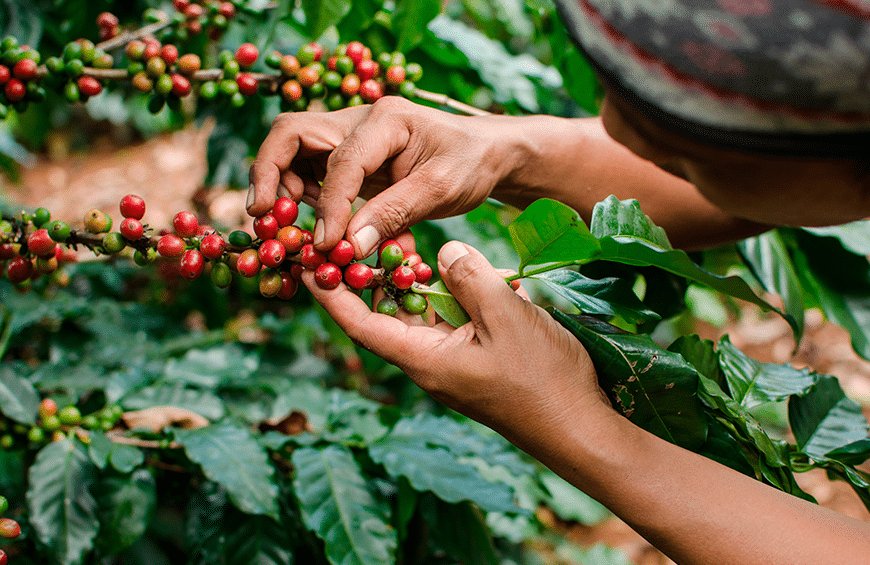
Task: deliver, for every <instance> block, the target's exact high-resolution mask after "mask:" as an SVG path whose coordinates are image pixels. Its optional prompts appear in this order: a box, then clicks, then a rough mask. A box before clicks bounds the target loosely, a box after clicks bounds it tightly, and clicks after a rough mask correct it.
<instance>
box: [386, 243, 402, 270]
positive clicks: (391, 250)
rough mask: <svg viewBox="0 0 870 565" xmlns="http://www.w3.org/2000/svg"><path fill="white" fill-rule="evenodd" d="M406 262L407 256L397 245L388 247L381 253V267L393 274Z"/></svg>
mask: <svg viewBox="0 0 870 565" xmlns="http://www.w3.org/2000/svg"><path fill="white" fill-rule="evenodd" d="M404 260H405V255H404V253H403V252H402V248H401V247H399V246H398V245H396V244H392V245H387V246H386V247H384V249H383V250H382V251H381V267H383V268H384V270H385V271H388V272H391V271H394V270H396V269H397V268H398V267H399V265H401V264H402V261H404Z"/></svg>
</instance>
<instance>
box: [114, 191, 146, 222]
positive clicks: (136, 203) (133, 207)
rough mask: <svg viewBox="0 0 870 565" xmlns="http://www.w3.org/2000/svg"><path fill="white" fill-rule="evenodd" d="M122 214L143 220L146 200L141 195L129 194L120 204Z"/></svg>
mask: <svg viewBox="0 0 870 565" xmlns="http://www.w3.org/2000/svg"><path fill="white" fill-rule="evenodd" d="M119 207H120V209H121V215H122V216H124V217H125V218H134V219H136V220H141V219H142V217H143V216H145V200H143V199H142V197H141V196H136V195H135V194H128V195H127V196H125V197H124V198H122V199H121V204H120V206H119Z"/></svg>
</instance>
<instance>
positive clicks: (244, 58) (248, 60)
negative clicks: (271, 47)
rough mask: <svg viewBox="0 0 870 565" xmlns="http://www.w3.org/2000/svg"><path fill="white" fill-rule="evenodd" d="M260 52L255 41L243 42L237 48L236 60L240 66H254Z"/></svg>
mask: <svg viewBox="0 0 870 565" xmlns="http://www.w3.org/2000/svg"><path fill="white" fill-rule="evenodd" d="M259 56H260V52H259V51H258V50H257V47H256V46H255V45H254V44H253V43H243V44H241V45H240V46H239V48H238V49H236V62H237V63H238V64H239V66H240V67H242V68H243V69H244V68H248V67H252V66H253V65H254V63H256V62H257V58H258V57H259Z"/></svg>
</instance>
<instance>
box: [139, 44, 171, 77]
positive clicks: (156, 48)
mask: <svg viewBox="0 0 870 565" xmlns="http://www.w3.org/2000/svg"><path fill="white" fill-rule="evenodd" d="M160 49H161V45H160V42H159V41H156V40H155V41H146V42H145V49H144V50H143V51H142V60H143V61H147V63H146V66H147V65H149V64H151V65H153V68H151V69H149V71H148V73H149V74H151V75H154V74H155V73H156V74H160V73H163V72H165V71H166V63H164V62H163V59H161V58H160ZM155 60H156V61H160V63H159V64H158V63H152V61H155ZM158 68H159V69H160V72H159V73H158V72H157V69H158Z"/></svg>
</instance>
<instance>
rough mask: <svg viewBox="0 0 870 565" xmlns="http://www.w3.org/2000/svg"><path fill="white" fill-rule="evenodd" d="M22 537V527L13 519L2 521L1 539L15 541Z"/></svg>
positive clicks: (0, 522) (0, 521)
mask: <svg viewBox="0 0 870 565" xmlns="http://www.w3.org/2000/svg"><path fill="white" fill-rule="evenodd" d="M20 535H21V526H19V525H18V522H16V521H15V520H13V519H12V518H3V519H0V538H3V539H15V538H17V537H18V536H20Z"/></svg>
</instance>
